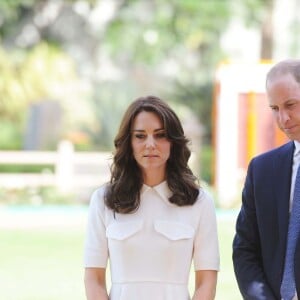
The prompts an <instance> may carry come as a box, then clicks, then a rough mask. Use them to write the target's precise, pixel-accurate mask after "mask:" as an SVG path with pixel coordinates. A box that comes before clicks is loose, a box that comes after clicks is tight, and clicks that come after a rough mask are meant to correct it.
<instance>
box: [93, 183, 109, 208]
mask: <svg viewBox="0 0 300 300" xmlns="http://www.w3.org/2000/svg"><path fill="white" fill-rule="evenodd" d="M107 187H108V184H103V185H101V186H100V187H98V188H97V189H95V190H94V191H93V192H92V195H91V198H90V205H91V206H95V207H97V208H101V209H104V207H105V201H104V198H105V192H106V189H107Z"/></svg>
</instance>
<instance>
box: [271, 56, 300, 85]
mask: <svg viewBox="0 0 300 300" xmlns="http://www.w3.org/2000/svg"><path fill="white" fill-rule="evenodd" d="M287 74H290V75H292V76H293V77H294V78H295V80H296V81H297V82H298V83H299V84H300V59H286V60H282V61H280V62H278V63H277V64H275V65H274V66H273V67H272V68H271V69H270V70H269V72H268V73H267V76H266V85H267V84H268V82H269V81H272V80H274V79H276V78H278V77H279V76H283V75H287Z"/></svg>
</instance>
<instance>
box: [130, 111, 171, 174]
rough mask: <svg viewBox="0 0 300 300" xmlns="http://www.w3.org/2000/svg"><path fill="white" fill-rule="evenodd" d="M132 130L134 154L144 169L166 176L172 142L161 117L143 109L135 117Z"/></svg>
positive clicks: (147, 172) (145, 171)
mask: <svg viewBox="0 0 300 300" xmlns="http://www.w3.org/2000/svg"><path fill="white" fill-rule="evenodd" d="M131 130H132V131H131V146H132V150H133V156H134V158H135V160H136V161H137V163H138V165H139V166H140V168H141V169H142V171H143V172H144V173H146V174H148V175H150V174H149V172H154V174H156V175H157V172H159V174H160V176H165V171H166V164H167V160H168V158H169V157H170V151H171V142H170V141H169V140H168V139H167V137H166V132H165V129H164V127H163V124H162V122H161V120H160V118H159V117H158V116H157V114H155V113H153V112H146V111H142V112H140V113H139V114H138V115H137V116H136V117H135V119H134V121H133V124H132V129H131Z"/></svg>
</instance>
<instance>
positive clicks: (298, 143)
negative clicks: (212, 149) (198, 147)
mask: <svg viewBox="0 0 300 300" xmlns="http://www.w3.org/2000/svg"><path fill="white" fill-rule="evenodd" d="M266 90H267V96H268V101H269V106H270V108H271V110H272V112H273V115H274V119H275V120H276V123H277V125H278V127H279V128H280V129H281V130H282V131H283V132H284V133H285V134H286V135H287V136H288V137H289V139H290V140H291V141H290V142H288V143H287V144H285V145H283V146H281V147H279V148H276V149H274V150H271V151H269V152H267V153H264V154H261V155H259V156H257V157H255V158H253V159H252V161H251V162H250V164H249V167H248V172H247V176H246V180H245V185H244V189H243V192H242V207H241V210H240V212H239V215H238V219H237V222H236V234H235V237H234V241H233V265H234V271H235V275H236V279H237V282H238V286H239V289H240V292H241V294H242V296H243V299H247V300H248V299H249V300H250V299H255V300H263V299H264V300H272V299H278V300H280V299H284V300H286V299H288V300H290V299H293V300H295V299H298V298H297V295H298V296H299V295H300V239H299V235H298V237H297V239H298V241H297V243H296V246H295V247H296V248H295V250H294V254H293V255H294V257H293V263H294V266H293V269H292V270H293V277H294V282H295V286H293V285H292V282H291V281H288V282H287V285H288V286H290V287H292V296H291V297H286V296H285V295H284V293H283V292H282V283H283V274H284V273H285V264H286V253H287V244H288V243H287V241H288V230H289V216H290V212H291V210H292V203H293V202H294V201H295V199H293V194H294V187H295V180H296V179H295V178H296V173H297V169H298V165H299V163H300V60H284V61H281V62H279V63H277V64H275V65H274V66H273V67H272V68H271V70H270V71H269V73H268V74H267V78H266ZM298 198H299V197H298ZM298 198H297V199H298ZM299 200H300V199H299ZM299 218H300V215H299V216H298V219H299Z"/></svg>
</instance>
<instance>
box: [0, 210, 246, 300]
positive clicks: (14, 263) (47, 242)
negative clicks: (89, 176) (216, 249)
mask: <svg viewBox="0 0 300 300" xmlns="http://www.w3.org/2000/svg"><path fill="white" fill-rule="evenodd" d="M22 221H23V222H26V218H25V219H23V220H22ZM234 221H235V216H234V215H231V216H230V215H229V216H224V215H221V216H220V217H218V224H219V239H220V251H221V271H220V273H219V278H218V288H217V297H216V299H218V300H227V299H230V300H239V299H241V296H240V295H239V292H238V289H237V286H236V283H235V279H234V275H233V270H232V263H231V242H232V237H233V232H234ZM67 222H68V219H67V218H66V224H67ZM83 239H84V226H78V225H77V226H75V227H74V228H73V227H70V226H66V228H61V229H59V227H58V226H56V227H51V226H48V227H47V226H46V227H40V228H27V229H20V228H18V229H16V228H15V229H12V228H5V229H4V228H1V227H0V299H3V300H83V299H85V298H84V287H83V269H82V248H83ZM191 277H193V275H191ZM192 286H193V284H191V289H192ZM141 300H142V299H141Z"/></svg>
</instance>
